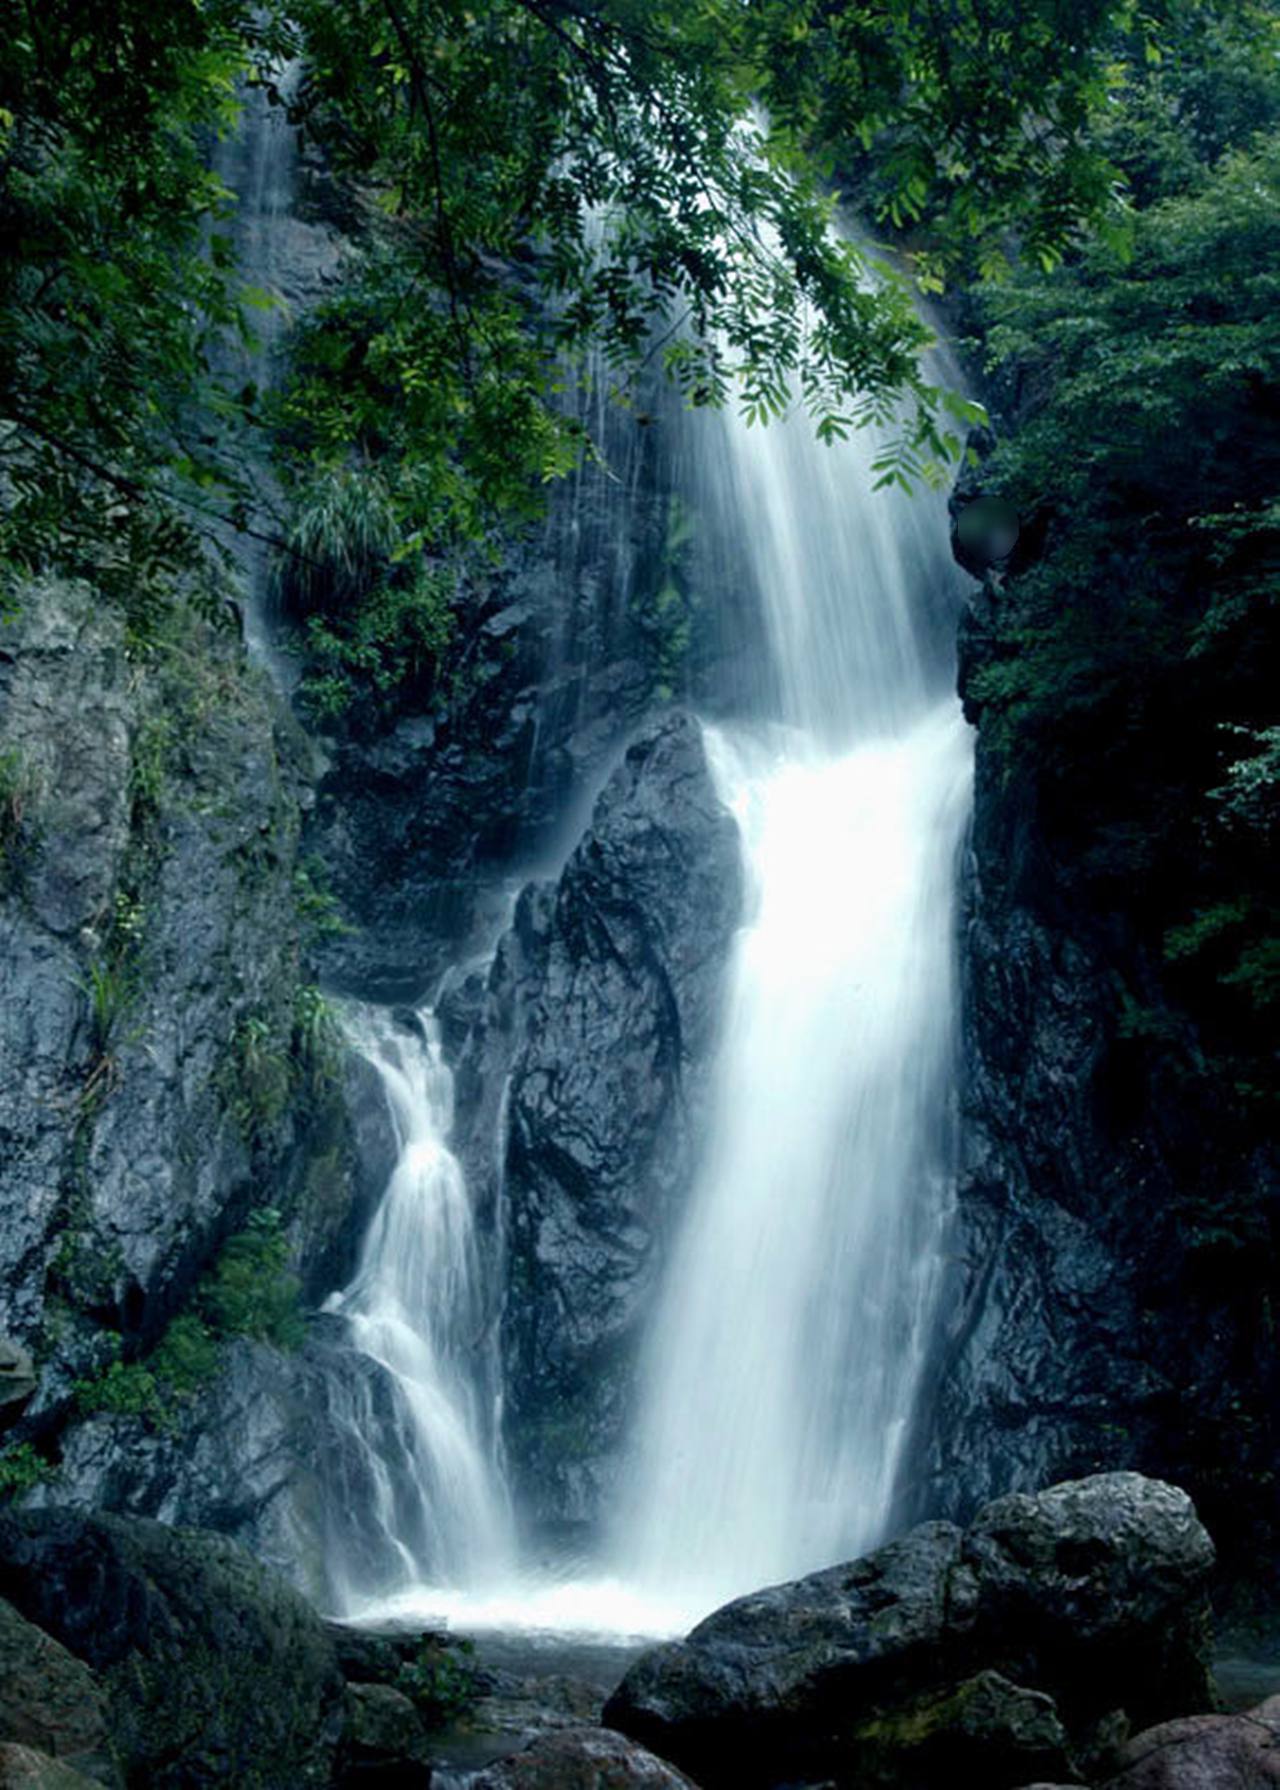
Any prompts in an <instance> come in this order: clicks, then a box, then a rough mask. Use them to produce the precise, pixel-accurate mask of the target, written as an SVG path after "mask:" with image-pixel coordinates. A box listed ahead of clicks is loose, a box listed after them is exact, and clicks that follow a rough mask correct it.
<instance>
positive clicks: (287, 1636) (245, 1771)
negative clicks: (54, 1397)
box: [0, 1511, 346, 1790]
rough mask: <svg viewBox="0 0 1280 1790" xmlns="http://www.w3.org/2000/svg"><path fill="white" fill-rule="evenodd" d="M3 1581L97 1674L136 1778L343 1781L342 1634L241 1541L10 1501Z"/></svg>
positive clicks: (240, 1783)
mask: <svg viewBox="0 0 1280 1790" xmlns="http://www.w3.org/2000/svg"><path fill="white" fill-rule="evenodd" d="M0 1594H2V1595H3V1596H5V1597H7V1598H8V1599H9V1600H10V1601H11V1602H12V1603H13V1604H14V1605H15V1606H16V1607H17V1608H18V1610H19V1611H20V1612H21V1614H22V1615H23V1616H25V1617H26V1618H27V1619H28V1621H30V1622H34V1623H36V1624H37V1625H38V1626H39V1627H40V1628H42V1629H44V1630H46V1631H47V1632H48V1633H49V1634H51V1635H52V1636H54V1638H55V1639H56V1640H57V1641H58V1642H60V1643H61V1644H62V1646H63V1647H65V1648H66V1649H67V1650H68V1651H69V1652H71V1653H73V1654H75V1655H76V1657H77V1658H78V1659H79V1660H81V1661H83V1662H84V1664H85V1665H87V1666H89V1667H90V1668H91V1669H92V1671H93V1672H94V1673H95V1675H96V1676H97V1678H98V1680H99V1682H100V1684H101V1685H102V1687H103V1690H104V1691H105V1693H106V1699H107V1708H108V1712H109V1719H110V1724H111V1730H112V1738H113V1741H114V1743H115V1746H116V1748H117V1750H118V1752H119V1755H120V1758H121V1762H122V1764H123V1766H124V1771H125V1775H126V1778H127V1780H128V1781H129V1782H130V1783H145V1784H146V1785H147V1786H148V1790H195V1787H196V1786H200V1787H202V1790H203V1787H204V1786H214V1785H226V1786H228V1787H230V1786H235V1787H237V1790H243V1787H247V1786H250V1785H252V1786H253V1787H254V1790H303V1787H305V1786H310V1785H314V1786H317V1787H319V1786H327V1785H328V1784H329V1781H330V1777H331V1775H332V1766H333V1759H334V1754H335V1750H336V1747H337V1744H338V1741H339V1739H340V1737H341V1734H342V1730H343V1725H344V1720H345V1716H346V1704H345V1697H344V1686H343V1682H342V1676H341V1673H340V1672H339V1670H338V1666H337V1660H336V1656H335V1652H334V1646H333V1642H332V1640H331V1638H330V1636H329V1634H328V1633H327V1631H326V1629H325V1626H324V1624H323V1623H322V1622H321V1620H320V1618H319V1617H318V1616H316V1615H315V1613H314V1612H313V1611H312V1609H311V1608H310V1606H309V1605H308V1604H307V1603H306V1602H305V1601H304V1600H303V1598H302V1597H301V1596H299V1594H298V1593H297V1592H296V1591H294V1590H293V1589H292V1587H291V1586H290V1585H288V1584H287V1583H286V1582H285V1581H284V1580H283V1579H281V1578H278V1577H277V1576H276V1575H275V1574H273V1573H271V1572H269V1571H267V1570H266V1569H265V1568H263V1567H261V1566H259V1565H258V1564H257V1563H256V1562H255V1561H254V1560H252V1559H251V1558H250V1557H249V1555H247V1554H246V1553H244V1552H243V1550H241V1549H240V1548H238V1547H237V1546H235V1544H234V1543H232V1542H229V1541H227V1540H226V1539H224V1538H223V1537H221V1536H217V1535H209V1534H205V1533H202V1532H200V1531H196V1530H174V1529H167V1528H165V1527H164V1526H163V1525H162V1524H160V1523H153V1522H149V1521H146V1520H142V1519H130V1518H123V1517H109V1516H81V1515H79V1514H78V1513H74V1512H65V1511H29V1512H22V1513H19V1514H16V1515H15V1514H8V1515H5V1516H3V1517H0Z"/></svg>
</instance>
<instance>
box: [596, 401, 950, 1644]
mask: <svg viewBox="0 0 1280 1790" xmlns="http://www.w3.org/2000/svg"><path fill="white" fill-rule="evenodd" d="M875 446H876V443H875V441H874V439H873V438H871V437H870V435H869V434H864V435H861V436H858V437H855V438H854V440H853V441H851V442H849V443H847V444H844V445H842V446H838V447H835V448H828V447H824V446H823V445H822V444H820V443H818V442H817V441H816V440H815V439H814V436H813V433H812V430H811V428H810V426H809V425H808V423H807V421H806V419H804V418H802V417H791V418H788V419H787V420H786V421H785V422H783V423H782V424H781V425H775V426H773V427H771V428H769V429H767V430H754V429H750V428H748V427H747V425H746V424H745V422H744V421H743V420H742V419H741V418H740V417H737V416H733V415H725V416H722V417H720V418H717V419H715V421H714V423H713V425H712V427H711V428H710V429H709V430H708V431H707V435H706V438H705V449H704V459H703V464H702V468H701V482H702V486H703V490H704V492H705V493H706V497H705V499H704V501H706V502H707V503H709V504H710V505H712V506H713V507H716V508H719V510H720V511H721V513H722V515H726V516H728V515H734V516H736V517H737V518H738V519H739V522H740V526H741V527H742V529H743V530H744V532H745V536H746V540H745V543H744V544H745V547H746V549H747V555H748V556H749V559H750V562H751V564H752V565H753V567H754V569H755V573H756V578H757V582H758V587H759V593H760V598H761V602H762V604H763V606H764V611H765V615H766V620H767V625H768V633H769V639H770V642H771V649H772V656H773V665H772V668H771V669H772V673H773V679H774V684H775V689H776V693H777V707H778V709H779V711H780V722H781V724H780V725H776V726H773V727H771V728H766V729H759V728H757V729H742V728H737V729H734V730H731V731H729V730H726V731H725V732H722V733H717V734H714V735H712V736H710V746H711V751H712V755H713V760H714V766H715V770H716V777H717V784H718V787H719V790H720V793H721V797H722V799H723V800H724V801H725V802H726V804H727V805H728V806H729V807H730V808H731V809H732V810H733V812H734V813H735V814H736V815H737V817H738V820H739V824H740V827H741V829H742V834H743V846H744V853H745V856H746V859H747V864H748V868H749V873H750V879H751V884H752V889H753V897H752V911H751V912H750V913H749V915H748V920H747V924H746V925H745V926H744V928H743V931H742V934H741V938H740V942H739V945H738V948H737V953H736V958H735V962H734V965H733V968H732V971H731V985H730V991H729V998H728V1005H727V1011H726V1014H725V1021H724V1038H723V1044H722V1047H721V1060H720V1063H719V1067H718V1077H717V1083H716V1088H715V1092H714V1096H713V1101H712V1111H711V1119H710V1134H709V1136H708V1139H707V1142H706V1150H705V1155H704V1159H703V1164H702V1168H701V1172H700V1174H699V1176H698V1178H697V1181H696V1184H695V1186H694V1188H693V1191H692V1193H691V1196H690V1201H689V1205H688V1208H687V1211H686V1214H685V1217H684V1219H683V1223H682V1227H681V1230H680V1233H679V1235H678V1237H677V1240H676V1244H675V1249H674V1255H673V1259H672V1262H671V1264H670V1267H669V1271H668V1274H667V1279H666V1284H665V1289H664V1293H663V1296H662V1298H661V1300H660V1302H659V1308H658V1311H657V1313H656V1315H655V1317H654V1320H653V1323H652V1326H651V1334H650V1342H649V1345H648V1349H647V1354H646V1359H645V1362H644V1368H643V1396H642V1412H641V1418H640V1424H639V1430H638V1434H637V1437H636V1444H635V1448H634V1455H633V1461H632V1466H631V1469H630V1473H629V1478H628V1482H627V1484H626V1486H625V1487H624V1495H623V1498H622V1501H621V1517H620V1522H619V1525H618V1530H617V1534H616V1538H615V1555H614V1558H615V1563H616V1567H617V1570H618V1571H619V1572H620V1574H622V1575H623V1576H624V1577H626V1578H628V1579H629V1580H631V1581H632V1582H633V1583H635V1584H636V1585H637V1586H639V1587H641V1588H643V1589H644V1590H645V1591H646V1592H648V1593H649V1594H650V1595H651V1596H653V1597H654V1598H655V1599H658V1600H661V1601H662V1602H664V1603H665V1605H666V1606H667V1607H670V1608H672V1609H677V1610H679V1611H680V1612H681V1613H682V1615H683V1616H684V1617H685V1618H686V1619H687V1620H694V1619H696V1618H697V1617H698V1616H700V1615H702V1614H705V1613H706V1611H707V1610H709V1609H710V1608H712V1607H713V1606H714V1605H715V1604H717V1603H720V1602H723V1601H725V1600H726V1599H727V1598H730V1597H733V1596H736V1595H738V1594H740V1593H743V1592H746V1591H748V1590H751V1589H752V1588H754V1587H757V1586H759V1585H761V1584H765V1583H768V1582H771V1581H776V1580H778V1579H781V1578H786V1577H791V1576H794V1575H796V1574H798V1573H801V1572H804V1571H807V1570H811V1569H813V1568H816V1567H819V1566H822V1565H825V1564H829V1563H831V1562H833V1561H835V1560H837V1559H839V1558H842V1557H849V1556H851V1555H853V1554H856V1553H858V1552H860V1551H861V1550H863V1549H865V1548H867V1547H868V1546H871V1545H874V1544H875V1543H876V1542H877V1541H879V1540H880V1539H882V1538H883V1535H884V1532H885V1530H886V1528H887V1526H888V1524H889V1522H890V1520H891V1515H892V1508H893V1500H894V1496H895V1489H896V1486H897V1483H898V1479H899V1474H900V1472H901V1470H902V1467H903V1464H904V1444H905V1442H906V1440H907V1437H908V1434H909V1429H910V1424H911V1420H912V1417H913V1414H914V1408H915V1401H916V1395H917V1392H918V1388H919V1385H920V1381H921V1376H922V1371H923V1367H924V1364H925V1360H926V1354H927V1348H928V1342H929V1337H930V1329H931V1316H932V1311H933V1307H934V1304H935V1296H936V1291H937V1285H938V1281H939V1277H940V1269H941V1261H942V1245H943V1236H944V1232H945V1226H946V1219H947V1214H948V1208H949V1202H950V1153H951V1124H952V1116H953V1115H952V1086H953V1079H954V1050H955V1023H956V1021H955V994H954V956H955V938H954V889H955V882H956V860H957V855H958V849H959V845H960V841H961V838H962V834H963V829H964V826H965V824H966V820H967V815H968V811H969V802H970V785H971V738H970V736H969V733H968V730H967V729H966V727H965V725H964V722H963V720H962V717H961V714H960V709H959V704H958V702H957V701H956V699H955V697H954V695H952V694H950V693H949V692H948V690H947V687H946V684H945V683H944V682H943V676H942V667H943V665H944V664H945V660H944V658H943V657H942V655H940V654H938V653H937V651H936V647H935V643H934V641H933V639H932V638H931V627H930V618H929V610H930V605H931V603H932V602H933V601H934V599H935V598H936V596H937V594H938V593H939V592H941V593H943V595H944V598H945V596H946V594H947V593H949V592H953V591H954V590H955V574H954V571H953V569H952V567H951V565H950V562H949V559H948V557H947V547H946V541H947V534H946V525H945V519H944V517H943V515H942V514H940V509H941V505H940V501H939V500H938V499H937V498H936V497H933V496H930V495H927V494H924V495H921V496H918V497H916V498H907V497H904V496H902V495H900V494H897V493H884V492H876V491H874V490H873V489H872V486H873V475H872V470H871V460H872V458H873V454H874V450H875Z"/></svg>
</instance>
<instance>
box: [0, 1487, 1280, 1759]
mask: <svg viewBox="0 0 1280 1790" xmlns="http://www.w3.org/2000/svg"><path fill="white" fill-rule="evenodd" d="M1213 1562H1214V1550H1213V1544H1212V1542H1211V1540H1210V1538H1209V1536H1208V1534H1207V1533H1206V1531H1205V1529H1204V1528H1203V1526H1202V1525H1201V1524H1200V1522H1199V1520H1198V1518H1197V1516H1196V1513H1195V1510H1194V1508H1193V1507H1192V1505H1191V1502H1190V1500H1189V1499H1188V1498H1187V1497H1186V1495H1185V1494H1184V1493H1183V1492H1181V1491H1179V1490H1178V1489H1177V1488H1175V1487H1173V1486H1169V1485H1166V1484H1163V1483H1161V1482H1159V1481H1155V1480H1150V1479H1145V1478H1143V1477H1141V1476H1140V1475H1137V1474H1132V1473H1116V1474H1107V1475H1100V1476H1097V1477H1094V1478H1092V1479H1086V1480H1079V1481H1073V1482H1068V1483H1066V1484H1063V1485H1059V1486H1056V1487H1052V1488H1050V1489H1048V1490H1047V1491H1044V1492H1040V1493H1036V1494H1014V1495H1012V1496H1009V1497H1006V1498H1001V1499H998V1500H996V1501H995V1502H994V1503H992V1504H989V1505H987V1506H986V1507H985V1508H984V1509H983V1510H982V1511H981V1512H980V1513H979V1514H978V1516H977V1517H976V1518H975V1520H974V1521H973V1522H972V1523H971V1524H970V1525H969V1526H968V1527H967V1528H965V1529H961V1528H959V1527H958V1526H956V1525H953V1524H949V1523H926V1524H923V1525H921V1526H920V1527H918V1528H916V1529H913V1530H911V1531H910V1532H909V1533H908V1534H906V1535H904V1536H902V1537H900V1538H899V1539H897V1540H895V1541H892V1542H890V1543H889V1544H888V1545H887V1546H885V1547H883V1548H881V1549H879V1550H877V1551H876V1552H875V1553H872V1554H870V1555H867V1556H866V1557H864V1558H862V1559H859V1560H855V1561H851V1562H848V1563H845V1564H842V1565H839V1566H836V1567H831V1568H828V1569H826V1570H824V1571H822V1572H818V1573H814V1574H811V1575H809V1576H808V1577H806V1578H803V1579H799V1580H796V1581H794V1582H792V1583H790V1584H785V1585H778V1586H773V1587H770V1588H768V1589H765V1590H763V1591H760V1592H758V1593H754V1594H753V1595H751V1596H749V1597H745V1598H740V1599H738V1600H736V1601H735V1602H734V1603H731V1604H729V1605H726V1606H725V1607H724V1608H723V1609H721V1610H718V1611H716V1612H715V1613H714V1614H713V1615H711V1616H709V1617H708V1618H707V1619H706V1621H704V1622H702V1623H700V1624H699V1625H698V1627H697V1628H695V1629H694V1630H693V1631H692V1633H691V1634H690V1635H689V1636H688V1637H686V1638H685V1639H684V1640H682V1641H675V1642H670V1643H666V1644H663V1645H661V1646H658V1647H654V1648H650V1649H648V1650H646V1651H644V1652H642V1653H641V1654H640V1655H639V1657H630V1658H629V1657H628V1654H627V1653H626V1652H625V1651H617V1650H613V1649H610V1648H607V1647H601V1646H594V1647H591V1646H586V1645H574V1644H569V1643H566V1644H564V1645H563V1646H557V1647H555V1648H552V1649H550V1650H548V1649H546V1648H545V1647H542V1646H536V1645H533V1644H531V1643H520V1644H518V1643H515V1642H513V1641H511V1640H507V1641H505V1642H501V1643H493V1642H489V1643H484V1644H482V1645H481V1646H480V1647H479V1648H478V1649H473V1648H471V1647H470V1646H469V1645H468V1644H467V1643H465V1642H460V1641H458V1640H457V1639H456V1638H454V1637H449V1636H441V1635H427V1636H423V1635H420V1634H406V1635H376V1634H369V1633H365V1632H362V1631H358V1630H353V1629H349V1628H343V1627H341V1626H340V1625H336V1624H333V1623H329V1622H326V1621H325V1620H323V1619H322V1618H321V1617H320V1616H318V1615H317V1614H316V1613H315V1611H314V1610H313V1609H312V1608H311V1606H310V1605H309V1604H308V1603H307V1602H306V1600H305V1599H304V1598H303V1597H301V1596H300V1595H299V1593H298V1592H296V1591H295V1590H294V1589H293V1588H292V1587H291V1586H290V1585H288V1584H287V1583H286V1582H285V1581H284V1580H283V1579H282V1578H280V1577H279V1576H278V1575H277V1574H275V1573H273V1572H272V1571H270V1570H269V1569H267V1568H265V1567H263V1566H261V1565H260V1564H259V1563H257V1562H256V1561H254V1560H253V1559H252V1558H251V1557H250V1556H249V1555H248V1554H246V1553H245V1552H244V1551H243V1550H242V1549H241V1548H239V1547H238V1546H237V1545H236V1544H235V1543H233V1542H230V1541H228V1540H227V1539H226V1538H225V1537H221V1536H217V1535H213V1534H210V1533H207V1532H203V1531H198V1530H177V1529H170V1528H168V1527H166V1526H165V1525H163V1524H159V1523H155V1522H150V1521H147V1520H145V1519H137V1518H124V1517H118V1516H107V1515H94V1514H90V1515H86V1514H83V1513H80V1512H69V1511H54V1510H42V1511H28V1512H22V1513H16V1514H8V1515H5V1516H4V1517H3V1518H0V1654H2V1660H0V1664H2V1666H3V1670H0V1786H30V1787H33V1790H40V1787H42V1786H43V1787H45V1790H85V1787H86V1786H90V1785H95V1784H96V1785H102V1786H107V1787H108V1790H134V1787H135V1786H136V1787H141V1786H148V1787H154V1790H188V1787H190V1790H195V1787H197V1786H202V1787H203V1786H220V1785H226V1786H229V1787H230V1786H234V1787H235V1790H286V1787H287V1790H299V1787H304V1786H316V1787H317V1790H319V1787H333V1790H354V1787H357V1786H369V1787H371V1790H372V1787H374V1786H385V1787H387V1790H402V1787H403V1790H408V1787H410V1786H413V1787H415V1790H422V1787H424V1786H429V1785H434V1786H435V1790H631V1787H633V1786H634V1787H641V1786H651V1787H653V1790H678V1787H680V1786H686V1787H687V1786H690V1785H692V1786H694V1787H695V1790H697V1787H701V1790H730V1787H732V1790H784V1787H786V1790H855V1786H856V1787H857V1790H944V1786H945V1787H946V1790H951V1787H952V1786H954V1785H957V1784H961V1783H963V1784H974V1785H982V1786H984V1790H1020V1787H1022V1786H1030V1785H1032V1784H1039V1785H1046V1784H1061V1785H1065V1784H1075V1785H1082V1784H1088V1785H1095V1786H1106V1787H1107V1790H1201V1787H1212V1786H1218V1785H1222V1786H1224V1787H1225V1786H1228V1785H1229V1786H1234V1787H1237V1790H1239V1787H1248V1786H1253V1785H1259V1786H1261V1785H1268V1784H1273V1783H1275V1782H1277V1781H1280V1697H1272V1698H1271V1699H1270V1700H1264V1701H1262V1702H1261V1703H1260V1704H1259V1705H1257V1706H1255V1707H1253V1708H1251V1709H1248V1710H1244V1711H1237V1712H1236V1713H1232V1714H1225V1713H1220V1706H1219V1699H1218V1695H1217V1692H1216V1689H1215V1685H1214V1682H1213V1678H1212V1673H1211V1670H1210V1653H1211V1644H1212V1630H1211V1620H1210V1608H1209V1601H1208V1590H1209V1584H1210V1576H1211V1572H1212V1568H1213ZM624 1668H625V1670H624ZM619 1671H622V1672H623V1676H622V1679H621V1683H620V1684H618V1685H617V1687H616V1688H615V1689H613V1690H612V1694H610V1688H611V1681H612V1680H613V1679H614V1678H616V1676H617V1674H618V1673H619ZM1259 1688H1260V1689H1262V1688H1266V1687H1265V1686H1263V1685H1261V1684H1260V1685H1259Z"/></svg>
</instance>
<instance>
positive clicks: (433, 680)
mask: <svg viewBox="0 0 1280 1790" xmlns="http://www.w3.org/2000/svg"><path fill="white" fill-rule="evenodd" d="M454 589H455V580H454V577H453V576H452V575H451V574H449V573H447V572H444V571H441V570H438V569H433V568H432V567H430V566H428V565H426V564H420V565H419V566H418V567H417V568H416V570H415V572H414V574H413V576H412V577H408V578H407V577H403V576H399V575H397V574H391V575H389V576H388V577H386V578H385V579H384V580H383V581H381V582H380V583H378V584H377V585H375V586H373V587H371V588H370V589H369V590H368V591H367V593H366V595H365V596H364V598H363V600H362V601H360V602H358V603H356V604H354V605H353V606H352V607H351V608H350V609H348V610H347V611H346V612H345V613H344V614H341V615H335V616H333V617H325V618H323V619H322V618H321V617H319V616H313V617H312V618H311V620H310V622H309V624H308V627H307V647H308V661H309V668H308V671H307V674H306V676H305V677H304V679H303V681H302V699H303V702H304V703H305V704H306V706H307V708H308V710H309V712H310V713H311V714H312V716H313V717H315V719H317V720H319V721H326V720H332V719H335V718H336V717H338V716H340V715H344V714H346V713H347V712H348V711H351V710H355V711H357V712H358V713H359V714H361V715H363V716H366V717H369V718H375V717H377V716H379V715H381V714H384V713H387V712H391V711H394V710H395V709H396V708H397V707H399V706H402V705H406V704H408V703H416V704H419V705H420V704H422V703H424V702H426V701H427V700H429V698H430V697H431V696H432V695H433V693H434V692H435V691H436V689H437V687H438V685H439V683H440V680H441V677H442V674H443V673H444V672H445V670H446V669H447V668H448V664H449V660H448V655H449V649H450V647H451V645H452V644H453V641H454V638H455V632H456V621H455V610H454Z"/></svg>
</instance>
